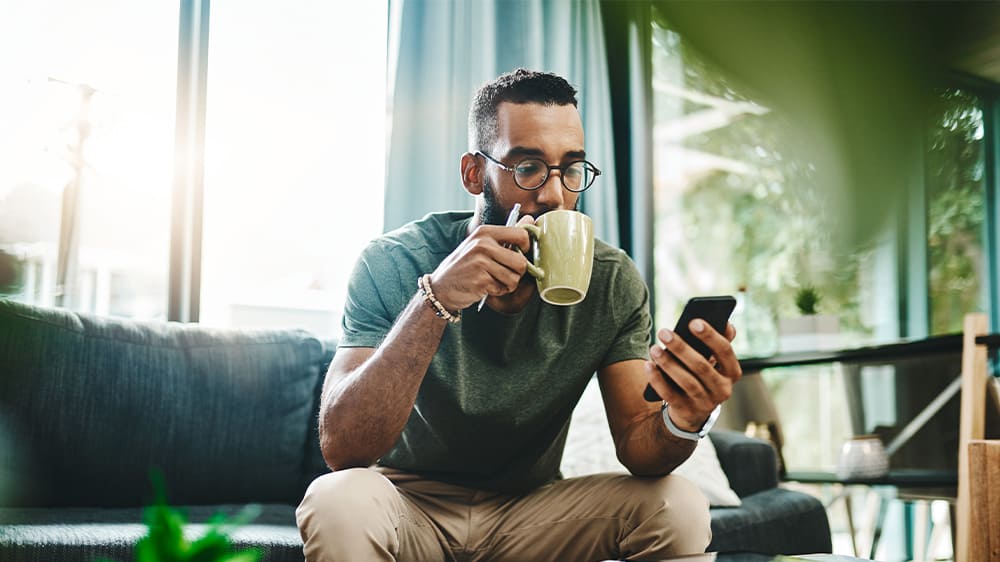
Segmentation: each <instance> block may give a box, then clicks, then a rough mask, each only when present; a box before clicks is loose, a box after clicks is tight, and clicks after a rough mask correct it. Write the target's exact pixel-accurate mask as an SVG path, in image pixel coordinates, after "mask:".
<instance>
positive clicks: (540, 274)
mask: <svg viewBox="0 0 1000 562" xmlns="http://www.w3.org/2000/svg"><path fill="white" fill-rule="evenodd" d="M521 228H523V229H525V230H527V231H528V234H529V235H531V237H532V238H534V239H535V240H538V237H539V236H541V235H542V229H540V228H538V227H537V226H535V225H533V224H522V225H521ZM528 273H530V274H531V276H532V277H534V278H535V279H545V270H543V269H542V268H540V267H538V266H537V265H535V264H533V263H531V262H530V261H529V262H528Z"/></svg>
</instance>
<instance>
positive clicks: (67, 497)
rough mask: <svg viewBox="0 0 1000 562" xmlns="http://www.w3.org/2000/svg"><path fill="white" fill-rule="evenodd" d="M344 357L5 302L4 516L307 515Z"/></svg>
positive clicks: (0, 445)
mask: <svg viewBox="0 0 1000 562" xmlns="http://www.w3.org/2000/svg"><path fill="white" fill-rule="evenodd" d="M331 347H332V346H324V344H323V342H321V341H319V340H318V339H317V338H315V337H313V336H312V335H310V334H309V333H307V332H304V331H301V330H252V331H251V330H235V329H210V328H204V327H201V326H199V325H196V324H177V323H167V322H139V321H134V320H127V319H120V318H108V317H97V316H93V315H88V314H80V313H75V312H71V311H68V310H63V309H51V308H40V307H33V306H27V305H23V304H19V303H15V302H11V301H4V300H0V505H8V506H13V505H18V506H46V507H52V506H88V507H93V506H100V507H112V506H140V505H146V504H148V503H149V501H150V500H151V498H152V490H151V485H150V479H149V474H150V469H151V468H153V467H156V468H158V469H159V470H160V471H162V473H163V475H164V477H165V480H166V484H167V499H168V501H169V502H170V503H172V504H175V505H184V504H187V505H194V504H216V503H246V502H260V503H269V502H280V503H292V504H295V503H297V502H298V501H299V500H300V499H301V497H302V492H303V491H304V489H305V486H306V485H307V484H308V482H309V481H310V480H311V479H312V478H313V477H314V476H315V475H316V474H318V473H319V472H321V471H322V470H323V465H322V459H321V457H320V456H319V452H318V441H317V437H316V435H317V434H316V412H317V406H318V392H319V388H320V385H321V381H322V376H321V375H322V374H323V373H324V372H325V365H326V364H327V363H328V362H329V359H330V357H331V356H332V348H331Z"/></svg>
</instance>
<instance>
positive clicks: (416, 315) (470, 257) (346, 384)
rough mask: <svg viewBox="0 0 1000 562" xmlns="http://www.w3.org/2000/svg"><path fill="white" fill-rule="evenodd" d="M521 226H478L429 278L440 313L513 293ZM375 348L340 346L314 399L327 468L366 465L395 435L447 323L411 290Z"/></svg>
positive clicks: (521, 267)
mask: <svg viewBox="0 0 1000 562" xmlns="http://www.w3.org/2000/svg"><path fill="white" fill-rule="evenodd" d="M528 242H529V239H528V233H527V231H526V230H524V229H521V228H506V227H495V226H480V227H478V228H476V230H475V231H474V232H473V233H472V234H471V235H470V236H469V237H468V238H466V239H465V240H464V241H463V242H462V244H460V245H459V247H458V248H456V249H455V251H454V252H452V253H451V254H450V255H449V256H448V257H447V258H445V259H444V261H443V262H441V264H440V265H439V266H438V267H437V269H435V270H434V272H433V273H432V274H431V280H430V285H431V290H432V291H433V293H434V296H435V298H436V299H437V300H438V301H439V302H440V303H441V305H442V306H444V307H445V309H447V310H449V311H460V310H463V309H465V308H467V307H468V306H470V305H471V304H473V303H475V302H478V301H479V299H481V298H482V296H483V295H485V294H489V295H494V296H497V295H506V294H509V293H511V292H512V291H514V290H515V289H517V287H518V283H519V281H520V279H521V277H522V276H523V275H524V272H525V270H526V269H527V259H526V258H525V257H524V255H523V254H522V253H521V252H519V251H517V249H513V250H512V249H510V248H508V247H505V245H511V246H516V247H518V248H522V247H523V248H526V247H527V246H528ZM413 291H414V297H413V298H412V299H410V302H409V303H408V304H407V306H406V308H405V309H404V310H403V312H402V313H400V315H399V317H397V318H396V320H395V322H394V324H393V326H392V329H391V330H390V331H389V333H388V334H387V335H386V337H385V339H384V340H383V341H382V343H381V344H380V345H379V347H378V348H377V349H373V348H370V347H364V348H342V349H340V350H339V351H338V352H337V354H336V355H335V356H334V360H333V362H332V363H331V364H330V369H329V371H328V372H327V377H326V381H325V382H324V383H323V394H322V398H321V401H320V415H319V434H320V449H321V450H322V451H323V458H324V459H325V460H326V463H327V464H328V465H329V466H330V468H332V469H333V470H341V469H344V468H351V467H359V466H368V465H370V464H371V463H373V462H374V461H375V460H377V459H378V458H379V457H381V456H382V455H384V454H385V453H386V452H387V451H388V450H389V449H390V448H391V447H392V446H393V444H395V442H396V440H397V439H398V438H399V435H400V433H401V432H402V431H403V428H404V427H405V425H406V421H407V420H408V419H409V416H410V412H411V411H412V410H413V404H414V403H415V402H416V399H417V391H418V390H419V389H420V384H421V383H422V382H423V379H424V375H425V374H426V373H427V368H428V367H429V366H430V362H431V359H432V358H433V357H434V354H435V353H436V352H437V349H438V346H439V344H440V343H441V337H442V335H443V334H444V330H445V326H447V322H446V321H445V320H444V319H443V318H440V317H439V316H437V315H436V314H435V312H434V309H433V308H432V307H431V306H430V305H429V304H428V303H427V302H425V300H424V298H423V296H422V295H421V294H420V293H419V292H417V280H416V279H414V280H413Z"/></svg>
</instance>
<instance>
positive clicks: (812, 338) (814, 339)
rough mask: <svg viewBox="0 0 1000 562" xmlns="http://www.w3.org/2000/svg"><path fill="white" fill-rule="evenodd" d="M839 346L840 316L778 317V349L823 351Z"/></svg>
mask: <svg viewBox="0 0 1000 562" xmlns="http://www.w3.org/2000/svg"><path fill="white" fill-rule="evenodd" d="M838 347H840V318H839V317H838V316H835V315H833V314H811V315H808V316H793V317H789V318H779V319H778V351H780V352H782V353H787V352H790V351H823V350H830V349H837V348H838Z"/></svg>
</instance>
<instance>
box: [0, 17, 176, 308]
mask: <svg viewBox="0 0 1000 562" xmlns="http://www.w3.org/2000/svg"><path fill="white" fill-rule="evenodd" d="M5 12H6V13H5V15H4V18H3V19H2V20H0V48H2V50H3V52H4V53H5V59H4V61H5V62H4V65H3V72H2V74H0V90H2V91H3V92H4V102H5V103H3V104H0V123H3V124H4V125H3V127H2V128H0V252H2V253H0V294H7V295H10V296H12V298H14V299H17V300H21V301H24V302H30V303H38V304H43V305H63V306H67V307H70V308H74V309H78V310H84V311H93V312H98V313H102V314H115V315H122V316H132V317H139V318H164V317H165V315H166V313H165V311H166V280H167V267H168V238H169V235H170V227H169V214H170V186H171V184H172V180H173V140H174V92H175V83H176V74H177V73H176V65H177V34H178V33H177V31H178V30H177V22H178V17H179V14H178V6H177V4H176V3H170V2H154V3H136V2H127V1H124V0H93V1H89V2H83V3H81V2H75V1H72V0H51V1H48V2H44V3H33V2H16V3H13V4H12V5H11V6H9V7H6V8H5ZM122 22H128V23H127V25H125V24H123V23H122ZM4 272H6V275H5V274H4Z"/></svg>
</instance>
